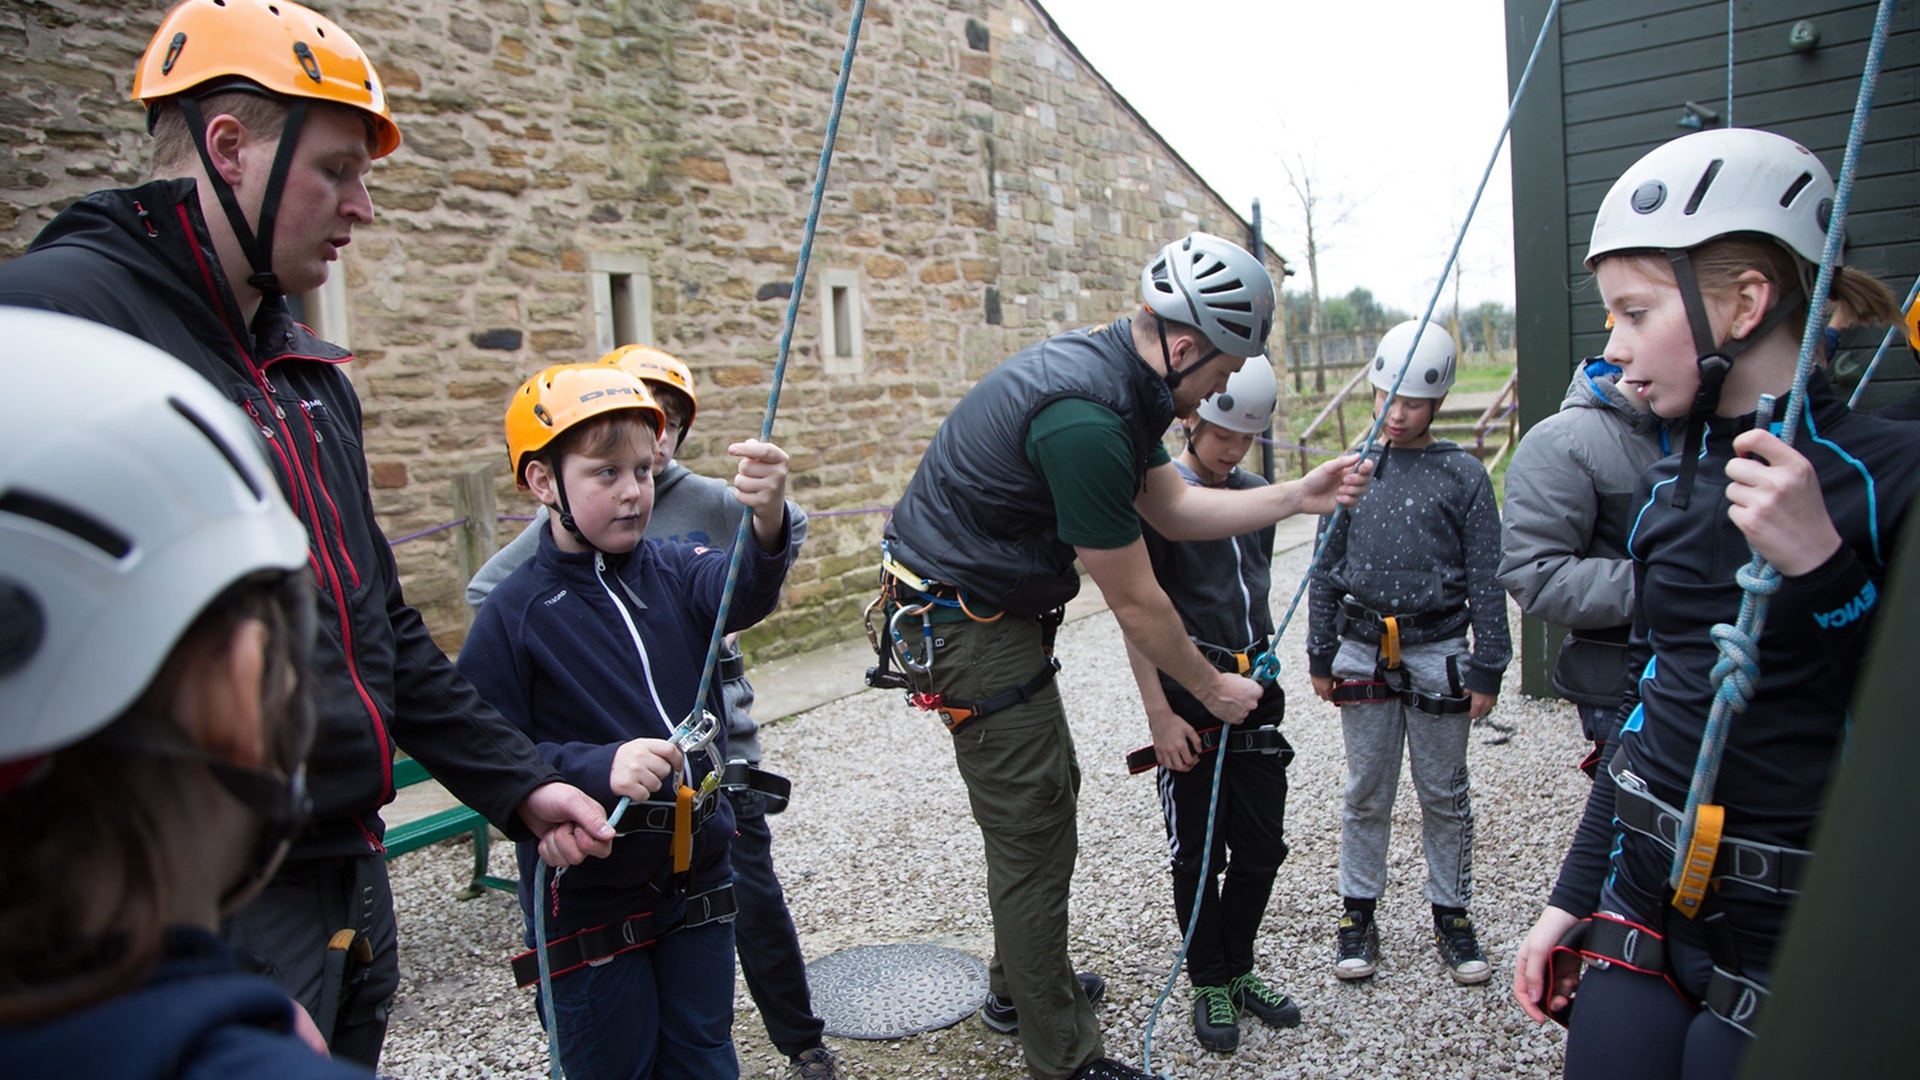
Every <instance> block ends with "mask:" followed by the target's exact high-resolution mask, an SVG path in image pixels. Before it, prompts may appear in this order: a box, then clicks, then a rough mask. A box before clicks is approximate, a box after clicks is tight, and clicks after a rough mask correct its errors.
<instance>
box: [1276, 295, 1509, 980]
mask: <svg viewBox="0 0 1920 1080" xmlns="http://www.w3.org/2000/svg"><path fill="white" fill-rule="evenodd" d="M1420 327H1421V324H1420V323H1419V321H1418V320H1415V321H1412V322H1407V323H1402V324H1401V325H1400V326H1397V327H1395V328H1394V329H1392V330H1391V331H1389V332H1388V333H1387V334H1386V335H1385V336H1384V337H1383V338H1382V339H1381V341H1380V349H1379V352H1378V354H1377V355H1376V356H1375V357H1374V361H1373V370H1372V372H1371V376H1370V377H1371V380H1372V382H1373V384H1374V387H1375V391H1374V408H1375V411H1376V413H1378V412H1379V411H1380V410H1382V409H1384V410H1385V414H1384V419H1383V420H1382V423H1381V429H1380V430H1381V434H1382V435H1383V436H1385V441H1386V444H1387V448H1386V449H1385V450H1384V451H1383V453H1382V456H1381V458H1380V464H1379V465H1378V467H1377V468H1376V471H1375V473H1374V481H1373V488H1372V490H1371V491H1369V492H1368V495H1367V498H1366V499H1365V500H1364V501H1362V502H1361V503H1360V505H1359V506H1357V507H1355V508H1354V509H1353V510H1352V511H1351V512H1350V513H1348V514H1346V515H1344V516H1342V517H1340V518H1339V519H1338V520H1337V521H1336V522H1334V524H1333V525H1332V526H1331V528H1330V530H1329V531H1328V532H1327V535H1326V547H1327V549H1328V550H1326V551H1323V552H1322V554H1321V558H1320V560H1319V563H1318V564H1317V565H1319V566H1321V567H1324V569H1321V570H1317V571H1316V572H1315V574H1314V576H1313V581H1312V587H1311V591H1310V593H1309V607H1308V611H1309V619H1310V622H1309V627H1308V636H1307V659H1308V665H1309V674H1310V675H1311V676H1312V678H1313V688H1314V691H1315V692H1316V693H1318V694H1319V695H1320V697H1321V698H1322V699H1324V700H1329V701H1334V702H1336V703H1338V704H1340V705H1341V730H1342V734H1343V735H1344V737H1345V742H1346V752H1347V785H1346V807H1345V810H1344V812H1343V814H1342V818H1341V829H1340V893H1341V895H1342V897H1343V898H1344V900H1345V911H1344V913H1343V914H1342V916H1341V919H1340V927H1339V931H1338V935H1337V942H1338V953H1337V956H1336V958H1335V962H1334V974H1335V975H1337V976H1339V977H1340V978H1342V979H1361V978H1366V977H1367V976H1370V975H1372V974H1373V972H1374V969H1375V967H1376V966H1377V965H1378V963H1379V956H1380V938H1379V930H1378V928H1377V926H1376V924H1375V922H1374V906H1375V904H1376V903H1377V902H1378V900H1379V898H1380V894H1381V893H1382V892H1383V891H1384V890H1385V886H1386V868H1387V841H1388V838H1389V834H1390V832H1391V828H1392V821H1391V818H1392V813H1393V800H1394V795H1395V793H1396V791H1397V789H1398V787H1399V783H1400V748H1401V746H1402V745H1403V744H1404V745H1405V746H1406V748H1407V758H1408V761H1409V763H1410V765H1411V768H1412V771H1413V784H1414V789H1415V790H1416V791H1418V792H1419V794H1420V810H1421V847H1422V849H1423V850H1424V852H1425V853H1426V859H1427V885H1426V895H1427V901H1428V902H1429V903H1430V904H1432V905H1433V918H1434V943H1435V945H1436V946H1437V947H1438V949H1439V951H1440V956H1441V958H1442V959H1443V960H1445V961H1446V964H1447V968H1448V971H1449V972H1450V974H1451V975H1452V976H1453V978H1454V980H1455V981H1456V982H1460V983H1482V982H1485V981H1487V979H1488V978H1489V977H1490V976H1491V975H1492V973H1493V969H1492V967H1491V966H1490V965H1489V964H1488V962H1487V958H1486V954H1485V953H1483V952H1482V951H1481V949H1480V945H1479V941H1478V939H1477V937H1476V935H1475V933H1474V929H1473V923H1472V921H1471V920H1469V919H1468V917H1467V905H1468V904H1469V903H1470V902H1471V900H1472V892H1473V804H1472V801H1471V798H1470V795H1469V791H1468V785H1467V732H1468V729H1469V727H1470V726H1471V725H1472V723H1473V721H1474V720H1476V719H1479V718H1481V717H1483V716H1486V715H1487V714H1488V713H1489V712H1490V711H1492V709H1493V705H1494V700H1495V698H1496V697H1497V696H1498V694H1499V692H1500V678H1501V676H1502V675H1503V674H1505V672H1506V667H1507V661H1508V660H1509V659H1510V658H1511V656H1512V647H1511V645H1510V643H1509V641H1508V635H1507V605H1506V594H1505V593H1503V592H1502V591H1501V589H1500V583H1499V581H1498V580H1497V578H1496V574H1497V572H1498V570H1499V564H1500V510H1499V507H1498V506H1497V505H1495V501H1494V495H1493V484H1492V482H1491V481H1489V480H1488V478H1487V472H1486V469H1484V468H1483V467H1482V466H1481V465H1480V462H1479V461H1478V460H1477V459H1475V458H1474V457H1473V455H1471V454H1469V453H1467V452H1466V451H1465V450H1463V449H1461V448H1460V447H1459V446H1458V445H1456V444H1455V443H1452V442H1450V441H1447V440H1436V439H1435V438H1434V437H1433V433H1432V431H1431V430H1430V428H1431V425H1432V422H1433V415H1434V413H1435V412H1436V411H1437V410H1438V408H1439V406H1440V402H1441V401H1442V400H1443V399H1444V398H1445V397H1446V394H1447V391H1448V390H1449V389H1450V388H1451V387H1452V386H1453V376H1454V351H1453V342H1452V340H1451V339H1450V338H1449V337H1448V336H1447V332H1446V330H1445V329H1443V328H1441V327H1439V326H1435V325H1432V324H1428V325H1427V326H1426V328H1425V332H1424V333H1421V332H1420ZM1416 335H1417V336H1418V347H1417V350H1415V349H1414V344H1415V338H1416ZM1410 350H1414V351H1413V353H1412V356H1411V358H1409V351H1410ZM1403 363H1404V364H1406V365H1407V368H1408V370H1407V374H1406V376H1405V377H1404V378H1403V379H1399V383H1400V385H1399V390H1398V392H1397V394H1395V396H1394V397H1393V400H1392V401H1391V403H1389V402H1388V400H1387V398H1388V392H1389V390H1391V389H1392V388H1393V386H1394V384H1395V381H1396V378H1397V377H1398V376H1399V372H1400V367H1401V365H1402V364H1403ZM1469 625H1471V626H1472V629H1473V646H1472V649H1471V651H1469V649H1468V646H1467V628H1468V626H1469Z"/></svg>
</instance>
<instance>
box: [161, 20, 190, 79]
mask: <svg viewBox="0 0 1920 1080" xmlns="http://www.w3.org/2000/svg"><path fill="white" fill-rule="evenodd" d="M186 45H187V34H186V31H184V30H182V31H179V32H177V33H175V34H174V35H173V40H172V41H171V42H168V43H167V55H166V58H165V59H164V60H162V61H160V74H162V75H171V74H173V65H174V64H176V63H179V61H180V50H181V49H184V48H186Z"/></svg>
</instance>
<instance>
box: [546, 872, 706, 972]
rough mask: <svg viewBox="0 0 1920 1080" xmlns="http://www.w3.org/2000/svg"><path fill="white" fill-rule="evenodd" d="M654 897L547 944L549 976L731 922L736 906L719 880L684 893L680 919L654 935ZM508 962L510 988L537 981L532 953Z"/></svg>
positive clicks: (655, 895)
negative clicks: (622, 915)
mask: <svg viewBox="0 0 1920 1080" xmlns="http://www.w3.org/2000/svg"><path fill="white" fill-rule="evenodd" d="M659 896H660V894H659V893H658V892H657V891H656V892H655V894H654V896H653V897H652V898H650V899H648V900H647V901H645V906H646V908H647V910H645V911H641V912H636V913H634V914H632V915H629V916H627V917H626V918H624V919H621V920H619V921H618V922H611V923H607V924H606V925H604V926H595V927H591V928H589V929H586V930H582V931H580V932H579V933H576V934H570V935H568V936H567V937H563V938H561V939H560V940H558V941H549V942H547V966H548V969H549V970H550V971H551V972H552V973H553V974H552V977H553V978H556V979H557V978H559V977H560V976H562V975H565V974H567V973H568V972H571V971H578V970H580V969H581V968H583V967H588V966H591V965H593V964H600V963H605V962H606V961H608V960H611V959H613V958H614V957H616V956H619V955H620V954H621V953H624V952H632V951H633V950H635V949H644V948H646V947H647V946H649V945H652V944H653V943H654V942H656V941H658V940H660V938H662V937H665V936H667V935H670V934H677V933H679V932H680V931H682V930H692V929H694V928H695V927H699V926H705V925H707V924H708V923H715V922H731V921H732V920H733V917H734V915H735V914H736V913H738V911H739V910H740V908H739V904H738V903H737V902H736V900H735V899H734V895H733V882H731V881H728V882H722V883H721V884H719V885H716V886H714V887H713V888H711V889H708V890H706V891H705V892H700V893H692V894H689V895H688V896H687V897H686V918H684V919H682V920H681V921H680V922H679V923H678V924H676V925H675V926H674V927H673V928H672V929H670V930H668V931H667V932H666V934H660V933H656V932H655V929H654V918H653V909H654V905H655V904H656V903H658V900H659ZM511 965H512V968H513V982H514V986H515V987H516V988H518V989H521V990H525V989H527V988H528V987H530V986H533V985H535V984H537V983H538V982H539V981H540V959H539V953H538V952H537V951H534V950H529V951H527V952H523V953H521V954H520V955H518V956H516V957H514V958H513V960H512V961H511Z"/></svg>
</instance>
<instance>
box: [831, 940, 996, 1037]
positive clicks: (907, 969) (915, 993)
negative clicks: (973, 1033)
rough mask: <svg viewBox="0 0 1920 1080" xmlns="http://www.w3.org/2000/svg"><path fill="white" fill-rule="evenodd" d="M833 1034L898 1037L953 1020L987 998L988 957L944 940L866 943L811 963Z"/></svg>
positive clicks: (968, 1012) (970, 1011)
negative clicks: (940, 942)
mask: <svg viewBox="0 0 1920 1080" xmlns="http://www.w3.org/2000/svg"><path fill="white" fill-rule="evenodd" d="M807 986H808V988H809V989H810V990H812V992H813V1011H814V1012H815V1013H817V1014H818V1015H819V1016H820V1018H821V1019H822V1020H825V1021H826V1022H827V1034H829V1035H833V1036H837V1037H839V1038H843V1039H897V1038H900V1037H901V1036H903V1035H914V1034H917V1033H919V1032H922V1031H934V1030H937V1029H939V1028H943V1027H951V1026H952V1025H954V1024H957V1023H959V1022H960V1021H962V1020H965V1019H966V1018H967V1017H969V1016H971V1015H973V1013H974V1012H975V1011H976V1010H978V1009H979V1008H980V1006H981V1004H982V1003H983V1002H985V1001H986V1000H987V965H985V964H983V963H981V962H980V961H979V960H978V959H977V958H976V957H974V956H972V955H970V954H968V953H964V952H961V951H960V950H958V949H948V948H944V947H942V946H939V945H862V946H859V947H857V948H852V949H844V950H842V951H840V952H837V953H834V954H833V955H831V956H823V957H821V958H820V959H818V960H815V961H814V962H813V963H811V964H808V965H807Z"/></svg>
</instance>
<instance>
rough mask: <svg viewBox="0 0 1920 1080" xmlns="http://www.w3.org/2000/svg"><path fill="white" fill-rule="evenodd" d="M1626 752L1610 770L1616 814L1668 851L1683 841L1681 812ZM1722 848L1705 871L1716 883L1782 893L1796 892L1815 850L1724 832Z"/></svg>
mask: <svg viewBox="0 0 1920 1080" xmlns="http://www.w3.org/2000/svg"><path fill="white" fill-rule="evenodd" d="M1626 758H1627V755H1626V754H1625V753H1622V752H1616V753H1615V754H1614V757H1613V762H1612V763H1611V764H1610V765H1609V766H1608V768H1607V773H1608V775H1610V776H1612V777H1613V782H1614V785H1615V787H1616V788H1618V794H1617V796H1616V798H1615V800H1614V808H1613V816H1614V820H1615V821H1616V822H1617V823H1618V824H1619V825H1620V826H1622V827H1623V828H1628V829H1632V830H1633V831H1634V832H1636V833H1639V834H1640V835H1642V836H1645V837H1647V838H1649V839H1651V840H1652V841H1654V842H1655V843H1657V844H1659V845H1660V846H1661V847H1663V848H1666V849H1667V850H1668V851H1674V850H1676V849H1677V848H1678V847H1679V846H1680V826H1681V823H1682V821H1683V820H1684V819H1683V816H1682V814H1681V812H1680V811H1679V810H1677V809H1675V808H1674V807H1672V806H1670V805H1668V804H1667V803H1665V802H1663V801H1661V800H1660V798H1659V797H1657V796H1655V795H1654V794H1653V792H1652V791H1651V790H1649V789H1648V787H1647V782H1646V781H1645V780H1642V779H1641V778H1640V777H1639V776H1638V775H1636V774H1635V773H1634V771H1633V767H1632V766H1631V765H1630V764H1628V762H1627V760H1626ZM1717 846H1718V851H1717V854H1716V856H1715V858H1714V861H1713V862H1712V863H1710V864H1709V865H1708V867H1707V869H1706V873H1707V874H1708V876H1709V877H1710V878H1711V880H1712V881H1713V882H1715V883H1718V882H1721V881H1726V880H1732V881H1738V882H1740V883H1741V884H1743V885H1747V886H1750V887H1752V888H1756V889H1761V890H1763V891H1765V892H1770V893H1775V894H1777V895H1780V896H1797V895H1799V892H1800V883H1801V882H1802V881H1805V880H1806V876H1807V871H1808V868H1809V866H1810V865H1811V863H1812V860H1813V852H1811V851H1805V850H1802V849H1800V848H1790V847H1781V846H1780V845H1778V844H1764V843H1761V842H1759V841H1757V840H1742V839H1740V838H1738V837H1733V836H1727V835H1724V834H1723V835H1721V836H1720V837H1719V843H1718V845H1717Z"/></svg>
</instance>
